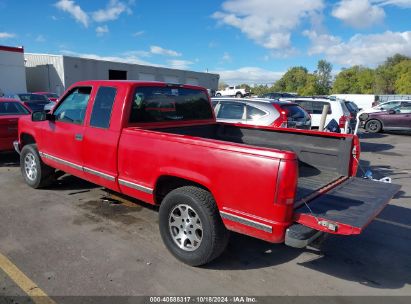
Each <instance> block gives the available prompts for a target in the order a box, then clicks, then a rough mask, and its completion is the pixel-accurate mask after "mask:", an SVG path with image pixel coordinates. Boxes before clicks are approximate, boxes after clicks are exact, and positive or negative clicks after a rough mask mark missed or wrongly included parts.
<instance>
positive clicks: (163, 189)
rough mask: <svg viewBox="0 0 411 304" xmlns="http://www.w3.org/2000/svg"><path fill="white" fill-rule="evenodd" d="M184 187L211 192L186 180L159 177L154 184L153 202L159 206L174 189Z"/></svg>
mask: <svg viewBox="0 0 411 304" xmlns="http://www.w3.org/2000/svg"><path fill="white" fill-rule="evenodd" d="M184 186H195V187H199V188H202V189H204V190H207V191H209V192H211V191H210V190H209V189H207V187H204V186H203V185H201V184H199V183H196V182H193V181H191V180H188V179H184V178H179V177H176V176H169V175H165V176H161V177H160V178H159V179H158V180H157V183H156V186H155V188H154V201H155V203H156V204H157V205H160V204H161V202H162V200H163V198H164V197H165V196H166V195H167V194H168V193H169V192H171V191H173V190H174V189H177V188H180V187H184Z"/></svg>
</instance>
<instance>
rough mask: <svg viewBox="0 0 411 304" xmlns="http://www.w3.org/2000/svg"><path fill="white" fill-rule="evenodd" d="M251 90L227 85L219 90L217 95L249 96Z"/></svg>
mask: <svg viewBox="0 0 411 304" xmlns="http://www.w3.org/2000/svg"><path fill="white" fill-rule="evenodd" d="M249 95H250V92H249V91H248V90H247V89H242V88H240V87H226V88H225V89H224V90H219V91H217V92H216V93H215V96H216V97H221V96H224V97H236V98H242V97H246V96H249Z"/></svg>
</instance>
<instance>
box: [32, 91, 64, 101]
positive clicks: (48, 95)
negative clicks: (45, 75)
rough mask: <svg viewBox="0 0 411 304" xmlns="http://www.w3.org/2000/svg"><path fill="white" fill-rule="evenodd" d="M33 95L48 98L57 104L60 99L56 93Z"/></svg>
mask: <svg viewBox="0 0 411 304" xmlns="http://www.w3.org/2000/svg"><path fill="white" fill-rule="evenodd" d="M33 94H37V95H43V96H45V97H47V98H48V99H49V100H50V101H54V102H56V101H57V100H58V99H59V96H58V95H57V94H56V93H51V92H33Z"/></svg>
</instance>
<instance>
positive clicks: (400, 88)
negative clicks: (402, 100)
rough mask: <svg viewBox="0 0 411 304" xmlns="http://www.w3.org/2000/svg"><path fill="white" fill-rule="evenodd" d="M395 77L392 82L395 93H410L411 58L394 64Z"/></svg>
mask: <svg viewBox="0 0 411 304" xmlns="http://www.w3.org/2000/svg"><path fill="white" fill-rule="evenodd" d="M394 71H395V72H396V75H397V78H396V80H395V83H394V87H395V93H396V94H411V60H406V61H402V62H400V63H398V64H396V65H395V68H394Z"/></svg>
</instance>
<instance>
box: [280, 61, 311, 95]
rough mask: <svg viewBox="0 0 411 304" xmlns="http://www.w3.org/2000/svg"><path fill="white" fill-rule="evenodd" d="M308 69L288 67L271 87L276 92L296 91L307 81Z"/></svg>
mask: <svg viewBox="0 0 411 304" xmlns="http://www.w3.org/2000/svg"><path fill="white" fill-rule="evenodd" d="M307 78H308V70H307V69H306V68H304V67H301V66H300V67H292V68H290V69H289V70H288V71H287V72H286V73H285V74H284V75H283V77H281V78H280V79H279V80H278V81H276V82H275V84H274V86H273V87H272V89H273V91H276V92H298V91H299V90H301V89H302V88H303V87H304V86H305V85H306V83H307Z"/></svg>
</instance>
